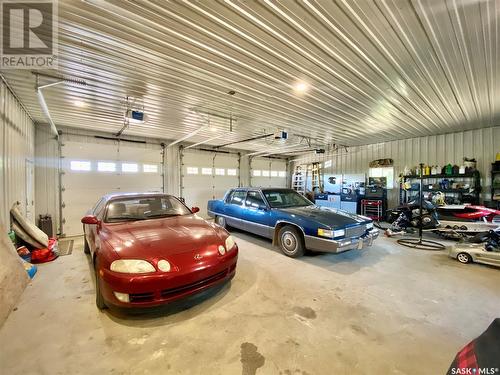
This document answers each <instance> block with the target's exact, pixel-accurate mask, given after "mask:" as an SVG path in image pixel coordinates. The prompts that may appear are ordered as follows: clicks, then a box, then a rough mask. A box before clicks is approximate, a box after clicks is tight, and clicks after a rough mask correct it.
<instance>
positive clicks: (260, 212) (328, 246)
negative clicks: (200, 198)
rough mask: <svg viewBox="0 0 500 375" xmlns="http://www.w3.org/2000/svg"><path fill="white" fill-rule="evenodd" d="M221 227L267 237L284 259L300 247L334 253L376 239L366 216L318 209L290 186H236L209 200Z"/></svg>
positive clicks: (300, 250) (211, 212) (210, 210)
mask: <svg viewBox="0 0 500 375" xmlns="http://www.w3.org/2000/svg"><path fill="white" fill-rule="evenodd" d="M208 214H209V215H210V216H211V217H213V218H215V222H216V223H217V224H219V225H220V226H221V227H224V228H226V227H228V226H230V227H234V228H238V229H241V230H244V231H247V232H251V233H254V234H257V235H260V236H264V237H267V238H271V239H272V240H273V244H275V245H278V246H279V247H280V248H281V250H282V251H283V253H284V254H285V255H287V256H289V257H293V258H296V257H299V256H302V255H303V254H304V252H305V250H306V249H307V250H312V251H321V252H333V253H339V252H342V251H346V250H351V249H362V248H364V247H366V246H371V245H372V243H373V240H374V239H375V238H377V237H378V234H379V232H378V230H377V229H375V228H373V221H372V220H371V219H370V218H367V217H364V216H360V215H355V214H351V213H348V212H344V211H340V210H334V209H330V208H327V207H319V206H316V205H315V204H314V203H312V202H311V201H309V200H308V199H306V198H305V197H303V196H302V195H300V194H298V193H297V192H296V191H294V190H292V189H281V188H236V189H231V190H229V191H228V192H227V193H226V195H225V197H224V198H223V199H221V200H210V201H208Z"/></svg>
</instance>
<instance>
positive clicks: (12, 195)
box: [0, 80, 35, 228]
mask: <svg viewBox="0 0 500 375" xmlns="http://www.w3.org/2000/svg"><path fill="white" fill-rule="evenodd" d="M0 133H1V135H2V138H1V142H0V189H1V193H0V194H1V199H0V221H2V223H3V224H4V225H5V227H7V228H8V227H9V225H10V216H9V215H10V214H9V210H10V208H11V207H12V205H13V204H14V203H15V202H16V201H19V202H20V203H21V211H23V213H24V214H25V213H26V212H25V209H26V203H27V199H28V197H27V184H26V181H27V176H26V162H27V160H28V161H29V162H31V163H34V143H35V128H34V124H33V121H32V120H31V118H30V117H29V116H28V114H27V113H26V111H25V110H24V109H23V108H22V106H21V104H20V103H19V101H18V100H17V99H16V98H15V97H14V95H13V94H12V93H11V91H10V90H9V89H8V88H7V85H6V84H5V83H4V82H3V81H2V80H0ZM33 170H34V168H33ZM32 182H33V184H32V186H31V188H32V192H33V194H34V178H33V181H32ZM31 198H32V197H30V198H29V199H30V200H31ZM33 198H34V197H33ZM28 203H30V202H28ZM30 219H34V207H33V209H32V211H31V217H30Z"/></svg>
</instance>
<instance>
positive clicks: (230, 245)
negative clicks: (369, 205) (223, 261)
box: [225, 236, 236, 251]
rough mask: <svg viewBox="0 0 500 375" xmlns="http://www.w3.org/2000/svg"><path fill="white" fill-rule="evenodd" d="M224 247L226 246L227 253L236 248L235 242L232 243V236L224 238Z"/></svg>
mask: <svg viewBox="0 0 500 375" xmlns="http://www.w3.org/2000/svg"><path fill="white" fill-rule="evenodd" d="M225 245H226V250H227V251H230V250H232V248H233V247H235V246H236V242H235V241H234V238H233V236H229V237H227V238H226V243H225Z"/></svg>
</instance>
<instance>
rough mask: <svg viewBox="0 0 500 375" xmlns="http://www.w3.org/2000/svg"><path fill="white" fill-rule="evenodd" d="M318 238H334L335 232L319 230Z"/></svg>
mask: <svg viewBox="0 0 500 375" xmlns="http://www.w3.org/2000/svg"><path fill="white" fill-rule="evenodd" d="M318 236H320V237H328V238H332V237H333V231H332V230H330V229H323V228H318Z"/></svg>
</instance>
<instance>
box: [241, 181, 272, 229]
mask: <svg viewBox="0 0 500 375" xmlns="http://www.w3.org/2000/svg"><path fill="white" fill-rule="evenodd" d="M270 215H271V211H270V208H269V207H268V205H267V203H266V202H265V201H264V197H263V196H262V193H261V192H260V191H258V190H249V191H248V193H247V197H246V199H245V208H244V211H243V218H242V219H243V225H244V229H245V230H246V231H248V232H251V233H255V234H258V235H259V236H264V237H271V232H272V229H273V228H271V227H270V226H269V222H270Z"/></svg>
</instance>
